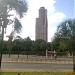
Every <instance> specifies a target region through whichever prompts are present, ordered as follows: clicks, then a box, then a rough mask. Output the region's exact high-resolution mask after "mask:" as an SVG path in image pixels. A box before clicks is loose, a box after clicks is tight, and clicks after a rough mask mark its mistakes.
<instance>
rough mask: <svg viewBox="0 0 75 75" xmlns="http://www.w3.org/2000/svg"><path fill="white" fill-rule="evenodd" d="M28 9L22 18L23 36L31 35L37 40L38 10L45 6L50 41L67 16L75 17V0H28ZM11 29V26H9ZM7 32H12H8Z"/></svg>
mask: <svg viewBox="0 0 75 75" xmlns="http://www.w3.org/2000/svg"><path fill="white" fill-rule="evenodd" d="M27 1H28V11H27V13H26V15H25V16H24V17H23V18H22V19H21V22H22V26H23V29H22V33H21V37H22V38H26V37H28V36H29V37H30V38H31V39H32V40H35V23H36V18H37V17H38V10H39V8H40V7H42V6H44V7H45V8H46V9H47V18H48V41H51V38H53V36H54V33H55V32H56V29H57V26H58V25H59V23H60V22H61V21H62V20H64V19H67V18H74V0H27ZM8 29H9V27H8ZM9 30H10V31H11V29H9ZM7 34H10V32H8V33H7Z"/></svg>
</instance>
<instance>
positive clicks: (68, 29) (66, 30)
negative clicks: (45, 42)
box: [55, 19, 75, 71]
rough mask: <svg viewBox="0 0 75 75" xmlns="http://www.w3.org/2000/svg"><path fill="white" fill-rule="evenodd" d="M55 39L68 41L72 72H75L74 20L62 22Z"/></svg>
mask: <svg viewBox="0 0 75 75" xmlns="http://www.w3.org/2000/svg"><path fill="white" fill-rule="evenodd" d="M55 37H58V38H64V39H68V40H69V43H68V44H70V46H71V49H72V52H73V71H75V50H74V49H75V19H68V20H65V21H63V22H62V23H61V24H60V25H59V26H58V28H57V32H56V35H55ZM64 45H65V44H64ZM64 47H65V46H64Z"/></svg>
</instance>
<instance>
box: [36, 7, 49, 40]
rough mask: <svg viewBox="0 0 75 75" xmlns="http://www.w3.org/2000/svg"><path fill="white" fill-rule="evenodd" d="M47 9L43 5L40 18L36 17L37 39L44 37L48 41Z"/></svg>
mask: <svg viewBox="0 0 75 75" xmlns="http://www.w3.org/2000/svg"><path fill="white" fill-rule="evenodd" d="M47 26H48V23H47V9H45V8H44V7H41V8H40V9H39V18H36V28H35V39H36V40H37V39H43V40H45V41H47Z"/></svg>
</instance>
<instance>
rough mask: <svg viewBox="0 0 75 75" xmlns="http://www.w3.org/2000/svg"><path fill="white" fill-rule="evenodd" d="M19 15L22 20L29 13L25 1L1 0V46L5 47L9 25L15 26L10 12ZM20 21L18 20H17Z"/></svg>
mask: <svg viewBox="0 0 75 75" xmlns="http://www.w3.org/2000/svg"><path fill="white" fill-rule="evenodd" d="M12 10H14V12H15V13H16V14H17V15H19V17H20V18H22V17H23V15H24V14H25V13H26V11H27V3H26V1H25V0H0V28H1V43H2V44H1V45H2V47H3V39H4V32H5V31H6V28H7V25H11V24H13V22H14V21H13V20H12V19H10V17H11V16H14V15H12V14H9V12H10V11H12ZM17 20H18V19H17ZM17 20H15V21H17ZM1 60H2V54H0V68H1Z"/></svg>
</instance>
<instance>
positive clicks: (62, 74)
mask: <svg viewBox="0 0 75 75" xmlns="http://www.w3.org/2000/svg"><path fill="white" fill-rule="evenodd" d="M0 75H18V73H17V72H3V73H0ZM20 75H75V73H72V72H24V73H23V72H20Z"/></svg>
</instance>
